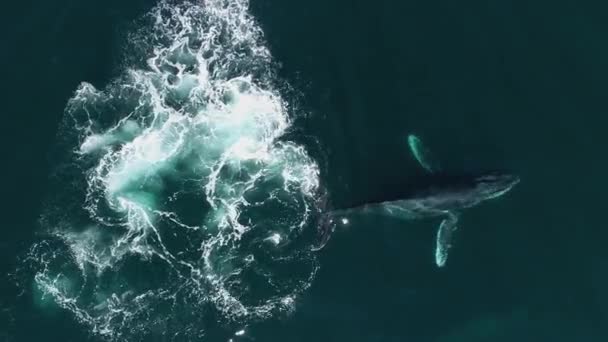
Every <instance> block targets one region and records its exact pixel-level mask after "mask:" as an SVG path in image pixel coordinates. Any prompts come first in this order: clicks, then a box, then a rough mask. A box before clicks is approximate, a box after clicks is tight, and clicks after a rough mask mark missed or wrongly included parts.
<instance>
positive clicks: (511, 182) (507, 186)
mask: <svg viewBox="0 0 608 342" xmlns="http://www.w3.org/2000/svg"><path fill="white" fill-rule="evenodd" d="M519 181H520V179H519V176H517V175H515V174H513V173H510V172H507V171H489V172H485V173H483V174H481V175H479V176H477V177H475V180H474V184H475V190H476V192H477V193H479V194H480V195H481V196H482V197H483V198H484V199H491V198H496V197H498V196H501V195H504V194H505V193H506V192H507V191H509V190H511V189H512V188H513V187H514V186H515V185H517V183H519Z"/></svg>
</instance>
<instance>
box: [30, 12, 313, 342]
mask: <svg viewBox="0 0 608 342" xmlns="http://www.w3.org/2000/svg"><path fill="white" fill-rule="evenodd" d="M247 7H248V2H247V1H245V0H234V1H222V0H209V1H205V2H204V3H202V4H201V3H198V2H196V3H184V4H181V5H180V4H177V5H176V4H174V3H172V2H168V1H164V2H161V3H160V4H159V5H158V6H157V7H156V8H155V9H154V10H152V12H151V13H150V14H149V15H148V16H147V19H148V21H147V24H146V25H144V26H143V27H142V29H141V30H140V31H138V32H136V33H134V34H133V36H132V37H131V38H132V39H131V43H130V45H129V48H131V49H134V51H135V53H134V54H136V55H146V56H147V57H146V58H145V62H144V63H142V64H137V63H136V64H135V65H133V66H130V67H129V68H127V69H126V70H125V73H124V74H123V75H122V76H121V77H119V78H117V79H116V80H114V81H113V82H111V83H110V84H109V85H108V86H107V87H105V88H103V89H96V88H95V87H94V86H93V85H91V84H88V83H83V84H81V85H80V87H79V88H78V89H77V90H76V92H75V94H74V96H73V97H72V98H71V99H70V101H69V103H68V105H67V107H66V112H65V118H64V121H63V123H62V125H61V130H60V132H59V133H58V136H59V141H58V144H57V147H56V149H57V151H58V152H57V155H58V156H59V157H58V158H57V160H58V164H57V165H56V167H55V171H53V172H54V174H53V175H54V177H53V179H54V183H53V184H54V185H52V188H53V189H54V190H53V191H51V192H52V194H51V196H50V197H49V200H48V201H47V204H46V206H45V207H46V209H45V211H44V214H43V216H42V218H41V223H42V225H43V227H44V229H45V230H46V232H47V233H48V234H49V235H50V236H51V237H52V239H55V240H53V241H56V243H53V244H49V243H47V242H43V241H42V242H40V243H38V244H36V245H34V246H33V247H32V249H31V253H30V254H31V259H33V260H36V263H35V266H34V267H35V272H36V274H35V282H36V285H37V288H39V289H40V291H41V292H42V293H43V295H44V296H46V297H45V298H52V299H53V300H54V302H55V303H56V304H57V305H59V306H61V307H62V308H64V309H67V310H69V311H70V312H71V313H72V314H73V315H74V317H76V319H78V320H79V321H80V322H82V323H83V324H85V325H86V326H88V327H89V328H90V331H91V332H92V333H93V334H97V335H102V336H104V337H105V338H106V339H109V340H130V341H138V340H150V339H158V338H160V336H161V335H162V336H173V337H172V338H173V339H174V340H180V341H188V340H200V336H203V335H205V333H206V332H207V331H217V330H220V331H222V332H223V333H224V335H225V336H226V339H228V338H229V337H230V336H232V335H236V336H240V335H239V334H241V335H242V334H244V333H245V331H244V330H239V331H237V333H236V334H234V333H233V332H234V329H233V328H232V329H231V328H230V327H231V326H232V327H233V326H234V325H235V324H240V326H243V325H246V324H247V323H249V322H253V321H256V320H260V319H266V318H269V317H272V316H275V315H278V314H282V313H287V312H291V311H293V308H294V305H295V300H294V298H296V296H297V295H299V294H301V293H302V292H303V291H305V290H306V289H307V288H308V287H309V286H310V284H311V282H312V280H313V279H314V276H315V274H316V271H317V268H318V266H317V261H316V258H315V255H314V254H313V253H312V252H311V248H310V247H311V246H312V243H313V241H308V240H307V239H308V235H311V234H308V235H307V234H304V231H305V228H306V227H309V228H311V229H314V227H311V225H313V222H312V221H313V220H312V215H313V213H314V212H315V211H317V210H318V208H316V206H315V203H317V201H316V197H317V195H318V194H317V192H318V190H319V168H318V165H317V164H316V162H315V161H314V160H313V159H312V158H311V157H310V156H309V155H308V153H307V151H306V149H305V148H304V147H303V146H301V145H298V144H296V143H294V142H290V141H287V140H285V139H283V135H284V133H285V132H286V130H287V129H288V128H289V127H290V125H291V119H290V116H289V115H288V111H287V107H288V106H287V105H286V101H285V100H284V99H283V97H282V96H281V94H280V92H278V91H277V90H276V88H275V87H274V86H273V83H274V80H275V79H276V77H275V75H274V71H273V68H272V61H271V57H270V54H269V52H268V49H267V48H266V47H265V46H264V44H263V39H262V34H261V31H260V29H259V27H258V26H256V25H255V23H254V20H253V19H252V18H251V16H250V15H249V14H248V12H247ZM313 235H314V234H313ZM231 331H232V332H231Z"/></svg>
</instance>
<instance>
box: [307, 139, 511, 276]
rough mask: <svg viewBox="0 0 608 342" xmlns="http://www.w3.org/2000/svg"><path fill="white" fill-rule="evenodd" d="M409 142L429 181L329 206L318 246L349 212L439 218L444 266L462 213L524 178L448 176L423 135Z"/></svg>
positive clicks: (438, 258)
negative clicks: (351, 203) (377, 196)
mask: <svg viewBox="0 0 608 342" xmlns="http://www.w3.org/2000/svg"><path fill="white" fill-rule="evenodd" d="M408 145H409V147H410V151H411V153H412V155H413V157H414V158H415V159H416V161H417V162H418V164H419V165H420V166H421V167H422V168H423V169H424V170H425V172H426V173H427V174H428V175H429V176H430V177H427V178H428V180H427V181H425V182H422V183H419V184H417V185H415V186H412V187H410V188H408V189H396V190H395V191H392V192H390V193H385V194H383V196H380V198H375V199H370V200H368V201H364V202H363V203H359V204H355V205H353V206H349V207H346V208H340V209H333V210H327V211H326V212H324V213H323V214H322V215H321V217H320V219H319V223H318V242H317V245H316V246H315V249H316V250H320V249H322V248H323V247H324V246H325V245H326V244H327V243H328V241H329V238H330V236H331V235H332V233H333V232H334V230H335V227H336V225H338V224H347V223H348V222H349V218H350V217H351V216H355V215H381V216H382V215H384V216H391V217H396V218H399V219H404V220H416V219H426V218H441V219H442V220H441V222H440V223H439V227H438V229H437V235H436V242H435V264H436V265H437V266H438V267H443V266H445V264H446V261H447V258H448V252H449V250H450V248H451V247H452V241H453V238H454V232H455V231H456V230H457V229H458V222H459V218H460V216H461V215H462V212H463V211H464V210H465V209H468V208H472V207H475V206H477V205H479V204H481V203H483V202H486V201H488V200H491V199H495V198H498V197H500V196H502V195H504V194H505V193H507V192H509V191H510V190H511V189H512V188H513V187H514V186H515V185H516V184H518V183H519V182H520V178H519V176H518V175H516V174H514V173H512V172H510V171H507V170H488V171H480V172H473V173H465V174H460V173H458V174H450V173H447V172H445V171H443V169H442V168H441V166H440V164H439V163H438V162H437V161H436V160H434V159H433V158H432V156H431V153H430V151H429V149H428V148H426V146H424V144H423V143H422V141H421V140H420V138H418V137H417V136H415V135H409V136H408Z"/></svg>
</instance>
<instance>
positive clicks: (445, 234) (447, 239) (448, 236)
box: [435, 213, 458, 267]
mask: <svg viewBox="0 0 608 342" xmlns="http://www.w3.org/2000/svg"><path fill="white" fill-rule="evenodd" d="M457 223H458V216H456V215H455V214H453V213H450V214H449V216H448V217H447V218H446V219H444V220H443V221H441V224H440V225H439V230H438V231H437V242H436V243H437V245H436V247H435V263H436V264H437V266H438V267H443V266H444V265H445V262H446V261H447V259H448V251H449V249H450V247H452V237H453V235H454V231H456V229H457V228H458V227H457Z"/></svg>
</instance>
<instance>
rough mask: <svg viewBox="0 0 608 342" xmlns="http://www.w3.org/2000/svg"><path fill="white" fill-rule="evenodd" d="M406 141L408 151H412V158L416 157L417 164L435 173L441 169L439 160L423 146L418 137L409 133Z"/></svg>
mask: <svg viewBox="0 0 608 342" xmlns="http://www.w3.org/2000/svg"><path fill="white" fill-rule="evenodd" d="M407 143H408V145H409V146H410V151H412V154H413V155H414V158H416V160H417V161H418V164H420V166H422V167H423V168H424V169H425V170H426V171H428V172H430V173H435V172H438V171H439V170H440V169H441V167H440V165H439V162H438V161H437V160H435V159H434V158H433V156H432V155H431V151H430V150H429V149H428V148H427V147H426V146H424V144H423V143H422V140H420V138H418V137H417V136H415V135H413V134H410V135H409V136H408V137H407Z"/></svg>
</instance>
